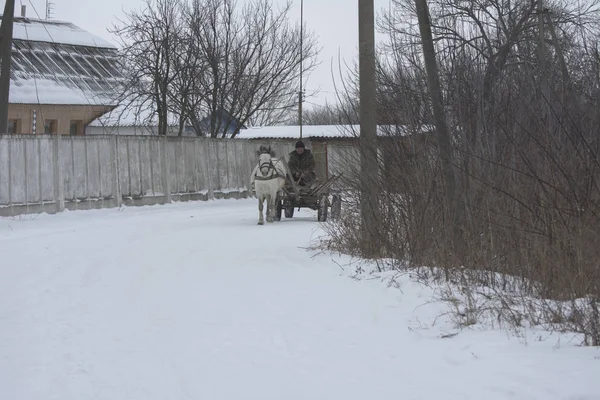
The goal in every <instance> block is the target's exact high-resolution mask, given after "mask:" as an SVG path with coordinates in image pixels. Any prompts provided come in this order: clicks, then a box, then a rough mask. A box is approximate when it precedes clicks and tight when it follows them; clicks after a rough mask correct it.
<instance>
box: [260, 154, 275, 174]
mask: <svg viewBox="0 0 600 400" xmlns="http://www.w3.org/2000/svg"><path fill="white" fill-rule="evenodd" d="M258 168H259V169H260V172H261V173H262V174H263V176H267V174H268V173H269V170H270V169H271V168H273V162H272V161H271V153H261V154H260V155H259V156H258Z"/></svg>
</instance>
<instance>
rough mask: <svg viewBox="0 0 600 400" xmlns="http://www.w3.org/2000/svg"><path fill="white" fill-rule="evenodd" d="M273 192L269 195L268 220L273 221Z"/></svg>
mask: <svg viewBox="0 0 600 400" xmlns="http://www.w3.org/2000/svg"><path fill="white" fill-rule="evenodd" d="M272 198H273V196H272V195H271V194H268V195H267V222H273V204H272V200H271V199H272Z"/></svg>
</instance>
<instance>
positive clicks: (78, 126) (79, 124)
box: [69, 120, 83, 135]
mask: <svg viewBox="0 0 600 400" xmlns="http://www.w3.org/2000/svg"><path fill="white" fill-rule="evenodd" d="M69 134H70V135H81V134H83V121H81V120H71V127H70V129H69Z"/></svg>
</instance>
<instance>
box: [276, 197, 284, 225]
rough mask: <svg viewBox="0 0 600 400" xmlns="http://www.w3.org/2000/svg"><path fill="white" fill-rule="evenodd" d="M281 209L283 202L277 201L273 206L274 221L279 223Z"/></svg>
mask: <svg viewBox="0 0 600 400" xmlns="http://www.w3.org/2000/svg"><path fill="white" fill-rule="evenodd" d="M282 209H283V200H277V201H276V205H275V221H281V210H282Z"/></svg>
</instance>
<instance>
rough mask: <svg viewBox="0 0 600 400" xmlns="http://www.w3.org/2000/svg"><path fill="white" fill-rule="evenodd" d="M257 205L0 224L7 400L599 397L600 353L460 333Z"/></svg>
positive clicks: (3, 390)
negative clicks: (359, 275) (313, 247)
mask: <svg viewBox="0 0 600 400" xmlns="http://www.w3.org/2000/svg"><path fill="white" fill-rule="evenodd" d="M297 215H298V217H295V218H294V219H292V220H284V221H282V222H281V223H276V224H272V225H267V226H262V227H259V226H257V225H256V221H257V211H256V203H255V202H254V201H249V200H240V201H236V200H229V201H215V202H207V203H202V202H200V203H182V204H175V205H169V206H164V207H161V206H157V207H144V208H127V209H125V210H121V211H119V210H99V211H82V212H67V213H63V214H60V215H54V216H48V215H41V216H26V217H21V218H14V219H8V218H4V219H0V398H1V399H6V400H41V399H44V400H52V399H56V400H81V399H86V400H87V399H90V400H92V399H101V400H121V399H122V400H155V399H156V400H159V399H160V400H165V399H176V400H186V399H190V400H191V399H194V400H196V399H207V400H217V399H223V400H238V399H260V400H265V399H273V400H275V399H278V400H291V399H306V400H315V399H326V400H334V399H343V400H351V399H361V400H364V399H377V400H383V399H432V400H442V399H443V400H450V399H474V400H475V399H476V400H493V399H528V400H533V399H540V400H549V399H571V400H576V399H577V400H584V399H585V400H592V399H600V351H599V350H598V349H594V348H582V347H577V346H576V343H573V342H572V343H568V342H565V341H564V339H563V340H562V341H561V342H560V345H557V344H559V341H558V338H557V337H556V336H551V335H544V334H536V335H532V337H537V336H540V335H541V336H542V337H543V339H544V340H541V341H536V340H529V341H528V343H527V345H525V344H523V343H522V342H521V341H519V340H517V339H516V338H511V337H509V336H508V335H507V334H506V333H505V332H501V331H486V330H484V329H475V330H468V331H463V332H461V333H460V334H458V335H457V336H454V337H452V338H448V339H440V338H439V337H440V334H441V333H444V332H448V331H452V327H451V326H450V325H449V324H448V323H445V322H444V321H443V320H439V321H438V323H437V324H435V325H433V326H432V325H431V323H432V321H433V320H434V318H435V316H436V315H438V314H440V313H443V312H444V307H443V306H442V305H439V304H428V305H425V306H423V305H424V304H425V303H427V302H428V301H429V300H430V296H431V292H430V290H429V289H427V288H422V287H420V286H419V285H417V284H414V283H411V282H409V281H408V280H404V281H402V282H401V284H402V286H401V290H399V289H397V288H391V287H387V286H386V285H385V284H384V283H382V282H380V281H378V280H363V281H357V280H354V279H350V278H349V277H348V275H349V274H350V271H348V270H350V269H351V268H347V271H345V272H344V271H342V269H341V268H340V266H339V265H338V264H340V265H342V266H343V265H344V263H347V262H348V261H349V260H348V259H346V258H343V257H342V258H338V257H337V256H336V257H334V256H328V255H324V254H320V255H317V256H315V254H312V253H310V252H308V251H306V250H305V249H303V247H306V246H307V245H308V244H309V242H310V240H311V239H314V238H315V237H316V235H318V234H319V231H318V223H317V222H316V221H315V217H314V215H313V214H312V213H311V212H310V211H308V212H301V213H298V214H297Z"/></svg>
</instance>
